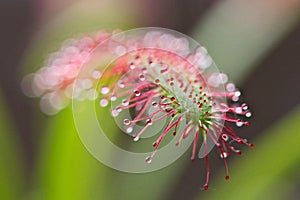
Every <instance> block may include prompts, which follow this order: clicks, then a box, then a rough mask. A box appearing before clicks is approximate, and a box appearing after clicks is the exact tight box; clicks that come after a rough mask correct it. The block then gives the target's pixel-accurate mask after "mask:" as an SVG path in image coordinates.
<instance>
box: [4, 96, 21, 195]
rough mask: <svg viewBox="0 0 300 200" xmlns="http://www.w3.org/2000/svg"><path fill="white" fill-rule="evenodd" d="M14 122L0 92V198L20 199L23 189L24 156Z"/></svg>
mask: <svg viewBox="0 0 300 200" xmlns="http://www.w3.org/2000/svg"><path fill="white" fill-rule="evenodd" d="M14 125H15V124H13V123H12V121H11V116H10V114H9V112H8V109H7V106H6V104H5V102H4V99H3V98H2V94H1V93H0V152H1V155H0V199H7V200H10V199H21V197H22V196H23V193H24V191H25V176H24V171H25V170H24V168H25V163H24V157H23V154H22V151H21V146H20V143H19V142H20V141H19V138H17V134H16V127H14Z"/></svg>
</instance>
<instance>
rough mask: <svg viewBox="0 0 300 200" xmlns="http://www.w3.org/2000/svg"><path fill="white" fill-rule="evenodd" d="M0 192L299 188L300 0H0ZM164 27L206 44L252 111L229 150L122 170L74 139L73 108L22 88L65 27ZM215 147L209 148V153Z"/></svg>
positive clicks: (111, 194) (52, 199) (292, 194)
mask: <svg viewBox="0 0 300 200" xmlns="http://www.w3.org/2000/svg"><path fill="white" fill-rule="evenodd" d="M0 21H1V31H0V41H1V46H0V86H1V87H0V199H5V200H10V199H12V200H15V199H16V200H23V199H24V200H25V199H26V200H27V199H28V200H31V199H37V200H41V199H42V200H44V199H49V200H60V199H63V200H66V199H79V200H82V199H97V200H98V199H101V200H102V199H105V200H106V199H107V200H109V199H130V200H135V199H144V200H146V199H149V200H150V199H151V200H152V199H166V200H171V199H172V200H174V199H231V200H232V199H295V200H296V199H299V198H300V191H299V188H300V150H299V142H300V124H299V121H300V107H299V102H300V79H299V77H300V1H299V0H251V1H247V0H113V1H111V0H27V1H23V0H2V1H1V2H0ZM143 26H155V27H164V28H170V29H174V30H177V31H180V32H182V33H185V34H187V35H189V36H191V37H192V38H194V39H195V40H197V41H198V42H199V43H201V44H202V45H204V46H206V47H207V49H208V51H209V53H210V55H211V56H212V57H213V59H214V61H215V62H216V64H217V65H218V67H219V68H220V69H221V70H222V71H224V72H227V73H228V74H229V77H230V78H231V79H232V80H233V81H234V82H236V83H237V86H238V87H239V88H241V90H242V92H243V98H244V99H245V100H246V102H247V103H248V104H249V105H250V108H251V111H252V112H253V118H252V119H251V126H250V127H249V128H242V129H238V130H237V131H238V132H239V134H240V135H241V136H243V137H245V138H248V139H249V140H250V141H251V142H253V143H254V144H255V148H254V149H248V148H244V149H242V150H243V155H242V156H239V157H238V156H232V157H230V158H229V159H228V163H229V170H230V176H231V179H230V181H225V179H224V169H223V166H222V160H221V159H220V158H219V156H217V152H216V151H213V152H211V156H210V161H211V167H212V171H211V182H210V190H208V191H203V190H201V186H202V185H203V182H204V165H205V164H204V161H203V160H198V161H197V162H195V163H191V162H190V160H189V156H190V155H189V153H190V152H187V153H186V154H185V155H184V156H183V157H182V158H180V159H179V160H178V161H177V162H175V163H174V164H172V165H171V166H168V167H166V168H164V169H162V170H159V171H156V172H151V173H147V174H127V173H122V172H118V171H115V170H113V169H110V168H108V167H106V166H104V165H103V164H101V163H100V162H98V161H97V160H95V159H94V158H93V157H92V156H91V155H90V154H89V153H88V152H87V150H86V149H85V147H84V146H83V145H82V143H81V142H80V140H79V138H78V135H77V133H76V130H75V128H74V124H73V119H72V112H71V109H70V108H66V109H65V110H63V111H62V112H60V113H59V114H58V115H56V116H51V117H49V116H46V115H44V114H43V113H41V111H40V110H39V106H38V100H37V99H29V98H28V97H26V96H24V94H23V93H22V91H21V87H20V82H21V80H22V77H23V76H24V75H26V74H28V73H30V72H34V71H36V70H37V69H38V68H39V67H42V65H43V62H44V60H45V59H46V58H47V55H48V54H49V53H51V52H53V51H55V50H57V49H59V47H60V44H61V43H62V42H63V41H64V40H65V39H67V38H69V37H72V36H74V35H76V34H79V33H84V32H90V31H96V30H98V29H102V28H111V29H116V28H118V29H123V30H127V29H131V28H136V27H143ZM214 154H215V155H214Z"/></svg>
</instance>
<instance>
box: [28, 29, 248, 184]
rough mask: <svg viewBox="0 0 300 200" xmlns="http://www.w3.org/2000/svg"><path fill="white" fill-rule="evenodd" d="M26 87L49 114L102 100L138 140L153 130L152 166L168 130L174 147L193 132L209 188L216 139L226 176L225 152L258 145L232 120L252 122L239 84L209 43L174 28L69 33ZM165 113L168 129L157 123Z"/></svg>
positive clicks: (194, 148) (194, 146) (194, 147)
mask: <svg viewBox="0 0 300 200" xmlns="http://www.w3.org/2000/svg"><path fill="white" fill-rule="evenodd" d="M23 89H24V92H25V93H26V94H27V95H28V96H31V97H40V107H41V110H42V111H43V112H45V113H46V114H49V115H53V114H56V113H58V112H59V111H60V110H61V109H63V108H65V107H66V106H68V105H69V104H70V102H71V101H72V100H73V101H92V102H95V101H97V105H98V106H99V107H104V108H105V107H107V108H108V109H110V113H111V116H112V117H113V118H114V120H115V126H118V127H119V128H120V129H121V130H122V131H123V132H124V133H126V134H128V138H132V140H133V141H134V142H137V141H139V140H140V139H141V138H143V135H145V134H146V132H155V134H156V136H155V137H156V138H155V139H153V151H152V152H149V153H148V156H146V157H145V158H144V161H143V162H146V163H148V165H149V166H151V165H152V164H153V162H155V159H156V157H159V156H160V153H159V150H160V148H161V143H162V141H163V140H164V138H165V137H166V136H167V135H170V134H171V135H174V140H176V142H175V145H174V148H177V147H176V146H180V145H181V143H182V141H183V140H185V139H186V138H192V140H191V141H192V143H191V144H190V145H191V146H192V153H191V160H192V161H195V158H196V157H199V158H203V159H205V163H206V179H205V183H204V186H203V188H204V189H205V190H207V189H208V185H209V177H210V165H209V159H208V155H209V152H210V151H211V150H212V148H213V147H214V146H215V147H216V148H217V149H218V151H219V155H218V156H219V157H220V159H222V160H223V163H224V167H225V179H226V180H228V179H229V172H228V167H227V160H226V159H227V158H228V156H230V154H231V153H235V154H239V155H240V154H241V151H240V150H239V149H237V148H236V147H235V146H237V145H236V144H244V145H247V146H249V147H250V148H253V144H251V143H249V142H248V141H247V139H244V138H241V137H240V136H238V133H236V132H235V131H234V130H233V128H232V127H233V126H238V127H241V126H244V125H245V126H249V125H250V124H249V122H248V121H247V118H249V117H251V112H250V111H249V109H248V105H247V104H246V103H245V102H241V101H240V96H241V92H240V91H239V90H238V88H236V86H235V84H234V83H232V82H230V81H229V79H228V76H227V75H226V74H225V73H223V72H220V71H219V70H218V68H217V67H216V65H215V64H214V62H213V60H212V58H211V57H210V56H209V54H208V52H207V50H206V49H205V48H204V47H203V46H201V45H200V44H198V43H197V42H195V41H194V40H192V39H191V38H189V37H188V36H186V35H183V34H181V33H178V32H175V31H171V30H168V29H161V28H141V29H134V30H130V31H125V32H122V31H119V30H117V31H105V30H101V31H98V32H94V33H90V34H83V35H82V36H79V37H74V38H72V39H69V40H67V41H66V42H65V43H64V44H63V45H62V47H61V49H60V50H58V51H57V52H55V53H53V54H51V55H50V56H49V59H48V60H47V61H46V62H45V66H44V67H42V68H41V69H40V70H38V71H37V72H36V73H33V74H30V75H28V76H26V77H25V78H24V81H23ZM73 109H74V107H73ZM86 117H89V116H86ZM162 121H164V122H165V123H164V125H163V128H162V129H153V127H155V126H158V125H157V124H158V123H159V122H162ZM107 134H109V133H107ZM153 137H154V136H153ZM95 143H96V144H97V141H95ZM182 153H183V152H182ZM197 154H198V155H197ZM113 168H114V167H113ZM118 169H120V168H118ZM120 170H122V169H120ZM124 171H126V170H124Z"/></svg>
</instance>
